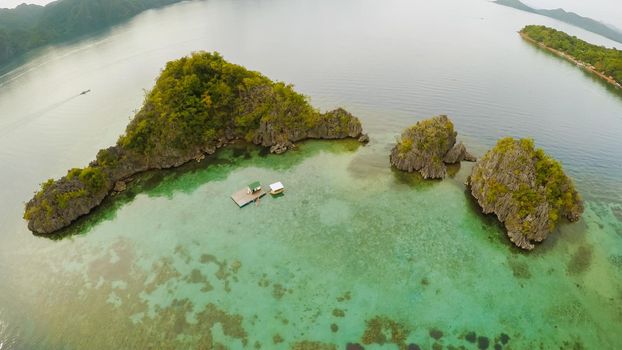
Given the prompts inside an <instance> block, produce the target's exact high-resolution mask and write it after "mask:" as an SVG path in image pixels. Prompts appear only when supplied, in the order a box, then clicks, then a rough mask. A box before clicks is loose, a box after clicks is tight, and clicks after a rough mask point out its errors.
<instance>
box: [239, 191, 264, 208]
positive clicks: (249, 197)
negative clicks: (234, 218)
mask: <svg viewBox="0 0 622 350" xmlns="http://www.w3.org/2000/svg"><path fill="white" fill-rule="evenodd" d="M265 195H266V191H264V190H263V189H262V190H259V191H257V192H255V193H248V189H247V188H244V189H241V190H239V191H237V192H236V193H234V194H232V195H231V199H233V201H234V202H235V204H237V205H238V206H239V207H240V208H242V207H243V206H245V205H247V204H248V203H250V202H253V201H255V200H257V199H258V198H261V197H263V196H265Z"/></svg>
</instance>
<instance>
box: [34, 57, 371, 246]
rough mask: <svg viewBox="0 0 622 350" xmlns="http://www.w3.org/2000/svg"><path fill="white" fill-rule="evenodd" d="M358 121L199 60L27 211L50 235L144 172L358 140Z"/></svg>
mask: <svg viewBox="0 0 622 350" xmlns="http://www.w3.org/2000/svg"><path fill="white" fill-rule="evenodd" d="M361 134H362V126H361V122H360V121H359V120H358V118H356V117H354V116H353V115H352V114H350V113H349V112H347V111H346V110H344V109H342V108H338V109H336V110H333V111H330V112H327V113H319V112H318V111H317V110H315V109H314V108H312V107H311V106H310V105H309V103H308V102H307V100H306V99H305V97H304V96H302V95H300V94H298V93H296V92H295V91H294V90H293V88H292V87H291V86H290V85H285V84H283V83H275V82H272V81H271V80H269V79H268V78H266V77H264V76H262V75H261V74H259V73H257V72H253V71H248V70H246V69H245V68H243V67H241V66H238V65H234V64H231V63H229V62H226V61H225V60H224V59H223V58H222V57H221V56H220V55H218V54H217V53H213V54H212V53H206V52H198V53H194V54H193V55H192V56H190V57H184V58H182V59H179V60H176V61H171V62H169V63H168V64H167V66H166V69H164V70H163V71H162V74H161V75H160V77H159V78H158V80H157V81H156V86H155V87H154V89H153V90H152V91H151V92H149V94H148V96H147V97H146V99H145V104H144V105H143V107H142V108H141V110H140V111H139V112H138V113H137V114H136V115H135V116H134V119H132V121H131V122H130V124H129V125H128V127H127V128H126V131H125V134H124V135H122V136H121V137H120V138H119V140H118V142H117V144H116V145H114V146H112V147H109V148H107V149H103V150H100V151H99V152H98V154H97V158H96V160H94V161H92V162H91V163H90V164H89V166H88V167H85V168H83V169H72V170H70V171H69V172H68V173H67V175H66V176H63V177H62V178H60V179H59V180H56V181H54V180H48V181H47V182H46V183H44V184H42V187H41V190H40V191H39V192H38V193H37V194H36V195H35V196H34V197H33V198H32V199H31V200H30V201H29V202H28V203H27V204H26V208H25V213H24V218H25V219H26V220H28V228H29V229H30V230H31V231H32V232H34V233H37V234H49V233H53V232H55V231H57V230H59V229H61V228H63V227H65V226H67V225H69V224H70V223H71V222H73V221H74V220H76V219H77V218H78V217H80V216H82V215H85V214H87V213H88V212H90V211H91V210H92V209H93V208H94V207H96V206H98V205H99V204H100V203H101V202H102V201H103V200H104V198H105V197H106V196H107V195H108V194H109V193H110V192H111V191H112V190H115V189H116V190H117V191H122V190H123V189H124V186H123V184H124V182H123V180H125V179H127V178H128V177H130V176H132V175H134V174H136V173H139V172H143V171H146V170H150V169H164V168H171V167H176V166H180V165H182V164H184V163H186V162H189V161H191V160H200V159H202V158H203V157H204V156H205V155H206V154H212V153H214V152H216V150H217V149H219V148H221V147H225V146H227V145H228V144H230V143H232V142H243V141H248V142H253V143H255V144H257V145H261V146H264V147H269V148H270V151H271V152H273V153H283V152H285V151H287V150H288V149H291V148H292V147H294V142H298V141H301V140H304V139H341V138H348V137H349V138H358V137H360V136H361Z"/></svg>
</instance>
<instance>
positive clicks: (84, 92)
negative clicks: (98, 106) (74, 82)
mask: <svg viewBox="0 0 622 350" xmlns="http://www.w3.org/2000/svg"><path fill="white" fill-rule="evenodd" d="M89 92H91V89H88V90H84V91H82V92H81V93H80V95H86V94H88V93H89Z"/></svg>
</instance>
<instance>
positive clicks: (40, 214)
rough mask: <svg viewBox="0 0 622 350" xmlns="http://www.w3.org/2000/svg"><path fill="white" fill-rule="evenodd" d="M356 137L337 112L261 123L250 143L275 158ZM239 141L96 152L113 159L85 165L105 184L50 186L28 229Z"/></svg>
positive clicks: (69, 216) (43, 229) (357, 127)
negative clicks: (311, 121) (303, 146)
mask: <svg viewBox="0 0 622 350" xmlns="http://www.w3.org/2000/svg"><path fill="white" fill-rule="evenodd" d="M361 133H362V126H361V122H360V121H359V119H358V118H356V117H355V116H353V115H352V114H350V113H349V112H347V111H346V110H344V109H341V108H340V109H337V110H334V111H331V112H328V113H324V114H321V115H320V118H318V120H317V123H316V124H315V125H314V127H313V128H309V129H304V128H303V127H300V128H295V129H288V128H284V127H283V126H281V125H276V124H270V123H262V124H261V126H260V128H259V129H258V130H257V131H256V133H255V135H259V136H256V137H255V139H254V143H256V144H258V145H261V146H264V147H269V148H270V151H271V152H272V153H276V154H280V153H283V152H286V151H287V150H289V149H291V148H292V147H294V143H293V142H297V141H301V140H304V139H342V138H348V137H351V138H358V137H359V136H360V135H361ZM225 134H226V133H225ZM239 138H241V136H237V135H234V134H232V133H231V135H229V136H228V137H223V138H222V139H220V140H218V142H217V143H215V144H205V145H197V146H195V147H191V148H189V149H185V150H180V149H175V148H165V147H163V148H162V149H160V150H158V151H157V152H153V153H152V154H150V155H149V156H147V155H144V154H140V153H137V152H132V151H128V150H125V149H123V148H121V147H119V146H118V145H116V146H112V147H109V148H107V149H104V150H102V151H100V154H101V152H105V153H106V154H107V155H108V156H107V158H109V159H112V161H113V165H110V164H107V165H105V166H104V164H102V162H101V161H100V160H94V161H93V162H91V163H90V164H89V166H90V167H94V168H102V169H104V170H103V174H102V175H103V177H104V179H105V183H104V184H103V185H102V187H101V188H99V189H97V190H96V191H91V190H89V189H88V188H87V187H86V186H85V184H84V183H82V182H81V181H79V180H78V178H70V176H64V177H62V178H61V179H59V180H57V181H54V182H52V183H50V184H49V186H48V187H47V188H46V189H45V190H42V191H40V193H38V194H37V195H35V196H34V197H33V198H32V199H31V200H30V201H29V202H28V203H27V204H26V214H25V218H26V219H27V220H28V229H30V230H31V231H32V232H34V233H37V234H50V233H53V232H55V231H58V230H60V229H61V228H63V227H66V226H68V225H69V224H70V223H71V222H73V221H75V220H76V219H77V218H79V217H80V216H83V215H86V214H88V213H89V212H90V211H91V210H92V209H93V208H95V207H97V206H98V205H100V204H101V202H102V201H103V200H104V198H106V196H107V195H108V194H109V193H110V192H111V191H118V192H120V191H123V190H124V189H125V188H124V187H125V186H124V184H125V183H124V182H123V180H124V179H126V178H128V177H130V176H132V175H134V174H137V173H140V172H143V171H146V170H151V169H166V168H172V167H177V166H180V165H182V164H184V163H187V162H189V161H191V160H197V159H202V158H203V157H204V155H205V154H213V153H214V152H216V150H217V149H219V148H221V147H225V146H226V145H228V144H230V143H231V142H233V141H235V140H237V139H239ZM100 154H98V157H97V158H98V159H100ZM63 198H65V199H63Z"/></svg>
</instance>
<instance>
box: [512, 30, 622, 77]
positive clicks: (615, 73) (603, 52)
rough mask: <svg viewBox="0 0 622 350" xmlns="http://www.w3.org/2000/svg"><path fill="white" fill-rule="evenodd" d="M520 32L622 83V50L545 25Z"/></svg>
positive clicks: (603, 75)
mask: <svg viewBox="0 0 622 350" xmlns="http://www.w3.org/2000/svg"><path fill="white" fill-rule="evenodd" d="M520 33H521V35H523V37H526V38H527V39H530V40H532V41H534V42H536V43H538V44H540V45H543V46H544V47H546V48H548V49H551V50H554V51H557V52H560V53H563V54H564V55H567V56H566V58H568V59H571V60H572V61H575V62H577V63H578V64H581V65H583V66H584V67H585V68H587V69H590V70H592V71H593V72H595V73H597V74H599V75H601V76H602V77H603V78H605V79H607V80H609V81H610V82H612V83H614V84H616V85H617V86H618V87H619V86H620V85H621V84H622V51H620V50H617V49H609V48H606V47H603V46H597V45H593V44H590V43H588V42H586V41H583V40H581V39H579V38H577V37H575V36H570V35H568V34H566V33H564V32H561V31H559V30H555V29H553V28H549V27H545V26H537V25H529V26H526V27H525V28H523V29H522V30H521V31H520ZM568 56H570V57H568Z"/></svg>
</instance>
